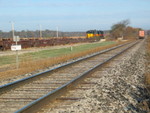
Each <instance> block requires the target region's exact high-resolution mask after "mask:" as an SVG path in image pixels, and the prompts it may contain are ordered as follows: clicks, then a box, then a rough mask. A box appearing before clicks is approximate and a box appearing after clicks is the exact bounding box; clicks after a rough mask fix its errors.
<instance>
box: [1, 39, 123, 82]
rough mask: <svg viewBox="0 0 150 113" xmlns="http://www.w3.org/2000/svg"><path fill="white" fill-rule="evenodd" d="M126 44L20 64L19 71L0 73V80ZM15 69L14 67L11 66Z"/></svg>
mask: <svg viewBox="0 0 150 113" xmlns="http://www.w3.org/2000/svg"><path fill="white" fill-rule="evenodd" d="M123 43H126V42H119V43H117V44H113V45H107V46H103V47H96V48H94V49H90V50H86V51H84V52H79V53H74V54H69V55H63V56H61V57H54V58H46V59H42V60H38V61H28V62H27V61H26V62H22V63H21V64H20V68H19V69H12V70H8V71H4V72H0V80H2V79H6V78H10V77H11V78H12V77H15V76H18V75H23V74H26V73H31V72H33V71H36V70H39V69H44V68H46V67H49V66H52V65H54V64H59V63H63V62H65V61H67V60H70V59H73V58H78V57H81V56H85V55H87V54H90V53H94V52H97V51H101V50H104V49H107V48H110V47H113V46H116V45H119V44H123ZM12 66H14V67H15V65H12Z"/></svg>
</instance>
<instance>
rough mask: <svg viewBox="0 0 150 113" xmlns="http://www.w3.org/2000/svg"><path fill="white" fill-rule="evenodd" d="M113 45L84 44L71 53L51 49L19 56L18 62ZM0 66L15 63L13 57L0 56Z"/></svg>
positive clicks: (66, 49) (69, 52)
mask: <svg viewBox="0 0 150 113" xmlns="http://www.w3.org/2000/svg"><path fill="white" fill-rule="evenodd" d="M111 44H115V42H112V41H108V42H103V43H95V44H93V43H91V44H84V45H80V46H74V47H73V50H72V51H71V48H70V47H68V48H61V49H53V50H42V51H38V52H32V53H26V54H23V55H19V60H20V62H26V61H33V60H39V59H43V58H44V59H45V58H53V57H59V56H63V55H68V54H74V53H78V52H82V51H86V50H89V49H92V48H96V47H99V46H106V45H111ZM0 61H1V62H0V66H2V65H5V64H13V63H15V56H14V55H11V56H2V57H0Z"/></svg>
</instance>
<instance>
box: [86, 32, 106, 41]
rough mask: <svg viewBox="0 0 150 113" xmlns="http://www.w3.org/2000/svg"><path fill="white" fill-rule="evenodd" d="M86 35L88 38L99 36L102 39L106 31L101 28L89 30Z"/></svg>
mask: <svg viewBox="0 0 150 113" xmlns="http://www.w3.org/2000/svg"><path fill="white" fill-rule="evenodd" d="M86 37H87V38H94V37H96V38H99V39H102V38H104V32H103V31H101V30H89V31H87V32H86Z"/></svg>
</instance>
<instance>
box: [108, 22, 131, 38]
mask: <svg viewBox="0 0 150 113" xmlns="http://www.w3.org/2000/svg"><path fill="white" fill-rule="evenodd" d="M129 23H130V21H129V20H123V21H121V22H118V23H117V24H114V25H113V26H112V27H111V32H110V33H111V37H112V38H115V39H117V38H118V37H124V34H125V31H126V27H127V25H128V24H129Z"/></svg>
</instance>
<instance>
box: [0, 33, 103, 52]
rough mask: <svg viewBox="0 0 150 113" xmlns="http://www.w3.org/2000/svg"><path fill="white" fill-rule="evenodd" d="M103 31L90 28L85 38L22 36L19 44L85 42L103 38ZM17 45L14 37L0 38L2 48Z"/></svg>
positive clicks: (51, 44)
mask: <svg viewBox="0 0 150 113" xmlns="http://www.w3.org/2000/svg"><path fill="white" fill-rule="evenodd" d="M103 36H104V34H103V31H100V30H89V31H87V32H86V37H85V38H69V37H68V38H67V37H61V38H60V37H59V38H20V40H19V41H18V45H21V47H22V48H31V47H45V46H55V45H65V44H74V43H84V42H95V41H98V40H100V38H103ZM12 45H15V42H14V41H13V38H0V50H1V51H2V50H10V49H11V46H12Z"/></svg>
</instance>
